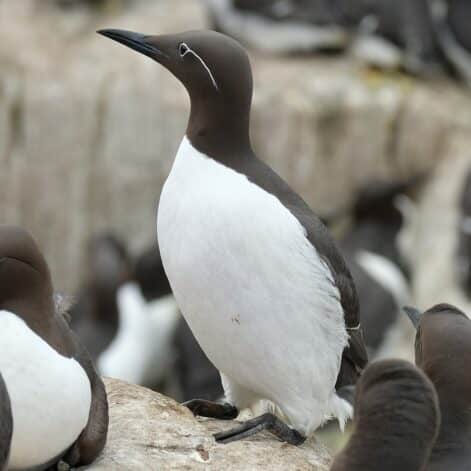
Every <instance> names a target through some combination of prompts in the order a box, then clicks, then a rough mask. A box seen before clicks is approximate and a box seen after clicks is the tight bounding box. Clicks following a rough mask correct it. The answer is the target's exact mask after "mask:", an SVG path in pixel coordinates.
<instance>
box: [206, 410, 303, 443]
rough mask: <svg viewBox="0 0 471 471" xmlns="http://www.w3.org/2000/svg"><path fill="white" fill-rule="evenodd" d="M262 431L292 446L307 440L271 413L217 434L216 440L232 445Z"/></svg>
mask: <svg viewBox="0 0 471 471" xmlns="http://www.w3.org/2000/svg"><path fill="white" fill-rule="evenodd" d="M262 430H268V431H269V432H270V433H272V434H273V435H275V436H276V437H278V438H279V439H280V440H281V441H283V442H287V443H289V444H291V445H301V444H302V443H303V442H304V441H305V440H306V437H305V436H303V435H301V434H300V433H299V432H298V431H297V430H294V429H292V428H290V427H288V426H287V425H286V424H285V423H284V422H283V421H281V420H280V419H279V418H278V417H276V416H274V415H273V414H269V413H267V414H263V415H261V416H260V417H255V418H254V419H250V420H247V421H246V422H244V423H243V424H241V425H239V426H237V427H234V428H232V429H230V430H227V431H225V432H219V433H216V434H215V435H214V438H215V439H216V441H217V442H218V443H230V442H234V441H236V440H241V439H242V438H247V437H250V436H252V435H255V434H256V433H258V432H261V431H262Z"/></svg>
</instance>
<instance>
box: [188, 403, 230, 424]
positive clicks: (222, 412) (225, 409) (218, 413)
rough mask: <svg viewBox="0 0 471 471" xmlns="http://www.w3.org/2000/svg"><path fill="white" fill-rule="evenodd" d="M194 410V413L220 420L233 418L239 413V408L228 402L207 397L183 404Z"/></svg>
mask: <svg viewBox="0 0 471 471" xmlns="http://www.w3.org/2000/svg"><path fill="white" fill-rule="evenodd" d="M182 405H183V406H185V407H188V409H190V410H191V412H193V415H199V416H201V417H210V418H212V419H219V420H232V419H235V418H236V417H237V416H238V415H239V409H237V407H235V406H233V405H232V404H229V403H228V402H224V403H220V402H213V401H207V400H205V399H192V400H191V401H187V402H184V403H183V404H182Z"/></svg>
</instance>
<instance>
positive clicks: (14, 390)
mask: <svg viewBox="0 0 471 471" xmlns="http://www.w3.org/2000/svg"><path fill="white" fill-rule="evenodd" d="M0 350H1V352H2V354H1V355H0V371H1V372H2V375H3V377H4V379H5V384H6V385H7V389H8V393H9V395H10V400H11V405H12V413H13V438H12V444H11V451H10V462H9V468H10V469H24V468H30V467H34V466H39V465H41V464H44V463H46V462H48V461H49V460H51V459H52V458H55V457H56V456H57V455H59V454H61V453H62V452H64V451H65V450H66V449H67V448H68V447H69V446H70V445H71V444H72V443H73V442H74V441H75V440H76V439H77V437H78V436H79V434H80V433H81V431H82V430H83V429H84V428H85V426H86V424H87V422H88V415H89V411H90V403H91V390H90V382H89V380H88V377H87V375H86V373H85V371H84V370H83V368H82V367H81V366H80V364H79V363H78V362H77V361H76V360H74V359H71V358H66V357H64V356H62V355H60V354H59V353H57V352H56V351H55V350H54V349H53V348H51V347H50V346H49V344H47V343H46V342H45V341H44V340H43V339H42V338H41V337H39V336H38V335H36V333H35V332H34V331H32V330H31V329H30V328H29V327H28V326H27V325H26V323H25V322H24V321H23V320H22V319H21V318H20V317H18V316H16V315H15V314H12V313H10V312H8V311H0Z"/></svg>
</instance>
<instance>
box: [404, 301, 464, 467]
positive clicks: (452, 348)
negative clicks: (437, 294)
mask: <svg viewBox="0 0 471 471" xmlns="http://www.w3.org/2000/svg"><path fill="white" fill-rule="evenodd" d="M404 310H405V312H406V313H407V315H408V316H409V318H410V319H411V321H412V323H413V324H414V326H415V327H416V329H417V335H416V339H415V363H416V364H417V366H419V367H420V368H422V370H423V371H424V372H425V373H426V374H427V376H428V377H429V378H430V380H431V381H432V383H433V384H434V386H435V388H436V390H437V393H438V399H439V402H440V411H441V425H440V432H439V434H438V438H437V441H436V442H435V445H434V447H433V450H432V454H431V456H430V459H429V462H428V466H427V468H426V469H427V471H450V470H453V471H469V470H470V469H471V377H470V375H469V364H470V362H471V320H470V319H469V318H468V316H467V315H466V314H465V313H464V312H462V311H460V310H459V309H457V308H456V307H455V306H452V305H450V304H437V305H436V306H433V307H432V308H430V309H428V310H427V311H425V312H424V313H422V312H420V311H418V310H417V309H414V308H410V307H406V308H404Z"/></svg>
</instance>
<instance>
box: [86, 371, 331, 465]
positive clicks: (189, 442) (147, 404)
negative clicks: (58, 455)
mask: <svg viewBox="0 0 471 471" xmlns="http://www.w3.org/2000/svg"><path fill="white" fill-rule="evenodd" d="M106 388H107V392H108V400H109V404H110V428H109V433H108V442H107V444H106V447H105V450H104V452H103V454H102V456H100V457H99V458H98V459H97V460H96V462H95V463H93V464H92V465H91V466H88V467H86V468H82V469H88V470H93V471H101V470H110V471H111V470H113V471H115V470H116V471H119V470H123V471H124V470H127V471H134V470H136V471H137V470H152V469H162V470H185V469H188V470H190V469H191V470H199V469H201V470H203V469H204V470H215V471H216V470H217V471H220V470H225V471H232V470H237V471H243V470H247V471H249V470H250V471H251V470H255V469H257V470H270V471H278V470H279V471H285V470H287V469H296V470H298V471H304V470H306V471H307V470H309V471H327V470H328V468H329V464H330V461H331V458H330V456H329V453H328V452H327V450H326V448H325V447H324V446H323V445H321V444H320V443H318V442H315V441H314V440H310V441H308V442H306V443H305V444H303V445H302V446H301V447H294V446H292V445H287V444H284V443H281V442H279V441H278V440H276V439H275V438H273V437H272V436H271V435H269V434H266V433H261V434H259V435H257V436H255V437H253V438H250V439H247V440H244V441H240V442H235V443H232V444H228V445H218V444H216V442H215V441H214V439H213V437H212V434H213V433H215V432H217V431H220V430H223V429H226V428H230V427H231V426H233V425H234V422H231V421H216V420H209V419H196V418H194V417H193V415H192V414H191V413H190V411H189V410H188V409H186V408H185V407H182V406H180V405H179V404H177V403H176V402H175V401H174V400H172V399H169V398H167V397H165V396H162V395H160V394H158V393H155V392H153V391H150V390H148V389H145V388H142V387H140V386H134V385H130V384H127V383H123V382H120V381H117V380H107V381H106Z"/></svg>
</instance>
